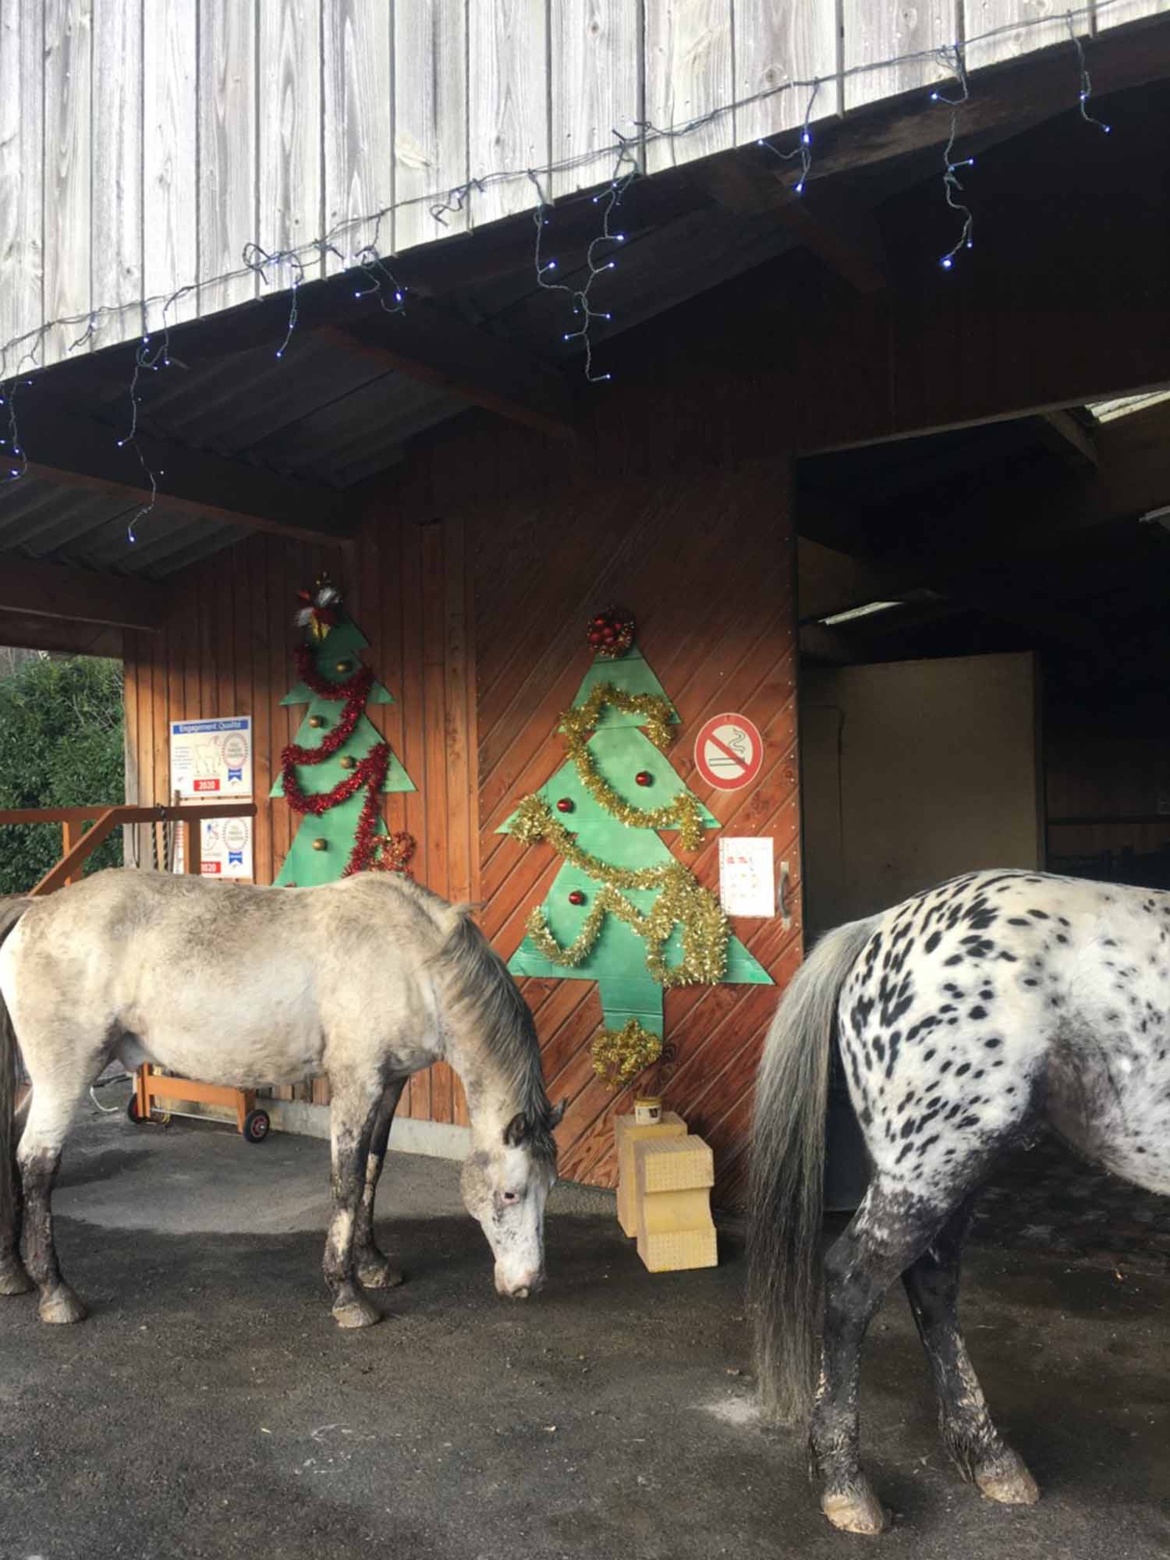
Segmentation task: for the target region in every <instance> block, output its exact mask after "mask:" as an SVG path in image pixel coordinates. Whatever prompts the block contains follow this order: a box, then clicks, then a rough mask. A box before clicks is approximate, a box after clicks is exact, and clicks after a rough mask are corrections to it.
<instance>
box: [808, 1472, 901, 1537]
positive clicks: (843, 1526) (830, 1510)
mask: <svg viewBox="0 0 1170 1560" xmlns="http://www.w3.org/2000/svg"><path fill="white" fill-rule="evenodd" d="M821 1510H822V1511H823V1512H824V1513H825V1516H826V1517H828V1519H829V1521H830V1522H831V1523H832V1524H833V1526H834V1527H835V1528H837V1529H838V1530H839V1531H840V1532H842V1533H866V1534H869V1535H870V1536H872V1535H874V1534H876V1533H884V1532H885V1530H886V1529H887V1528H888V1527H889V1525H890V1513H889V1512H888V1511H887V1510H886V1508H885V1507H884V1506H883V1505H882V1503H881V1501H880V1500H878V1498H877V1496H876V1495H875V1494H874V1492H873V1491H872V1490H871V1489H870V1487H869V1485H868V1484H861V1485H855V1486H854V1487H853V1488H852V1489H849V1490H840V1491H837V1492H835V1493H833V1494H825V1495H822V1496H821Z"/></svg>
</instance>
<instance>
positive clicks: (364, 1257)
mask: <svg viewBox="0 0 1170 1560" xmlns="http://www.w3.org/2000/svg"><path fill="white" fill-rule="evenodd" d="M405 1087H406V1079H405V1078H403V1079H401V1080H400V1081H398V1082H396V1083H392V1084H391V1085H390V1087H389V1088H388V1089H387V1090H386V1093H385V1094H384V1095H383V1096H382V1103H381V1105H380V1106H379V1108H378V1119H377V1121H375V1123H374V1129H373V1131H372V1132H371V1134H370V1147H369V1152H368V1154H367V1156H366V1182H365V1186H364V1188H363V1190H362V1198H361V1202H359V1203H358V1209H357V1227H356V1228H355V1230H354V1237H353V1244H354V1258H353V1261H354V1271H355V1272H356V1273H357V1276H358V1280H359V1282H360V1283H361V1285H362V1287H363V1288H365V1289H392V1288H394V1286H395V1285H397V1284H401V1282H402V1274H401V1273H400V1272H399V1271H398V1269H397V1268H394V1267H391V1265H390V1262H389V1259H388V1258H387V1257H386V1256H385V1254H384V1253H383V1252H381V1251H379V1250H378V1246H377V1243H376V1242H375V1240H374V1198H375V1196H376V1195H377V1192H378V1179H379V1177H380V1176H381V1174H382V1162H383V1160H384V1159H385V1157H386V1144H387V1142H388V1141H389V1138H390V1128H391V1126H392V1125H393V1122H394V1112H395V1110H396V1109H397V1107H398V1101H399V1099H400V1098H401V1097H402V1091H403V1089H404V1088H405Z"/></svg>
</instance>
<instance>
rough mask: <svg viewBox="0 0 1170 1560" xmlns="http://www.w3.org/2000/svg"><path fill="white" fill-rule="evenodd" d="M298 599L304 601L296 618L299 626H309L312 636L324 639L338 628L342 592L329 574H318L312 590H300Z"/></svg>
mask: <svg viewBox="0 0 1170 1560" xmlns="http://www.w3.org/2000/svg"><path fill="white" fill-rule="evenodd" d="M297 600H298V601H301V602H303V603H304V605H303V606H302V607H301V608H300V609H299V610H298V612H297V615H296V617H295V619H294V621H295V623H296V625H297V627H298V628H307V629H308V630H309V635H310V637H311V638H313V639H316V640H322V639H324V638H325V635H326V634H327V633H328V632H329V630H330V629H331V628H336V626H337V622H338V615H339V612H340V608H341V592H340V591H339V590H338V589H337V586H336V585H334V584H333V582H332V580H330V578H329V576H328V574H318V576H317V578H316V579H315V580H314V581H313V588H312V590H298V591H297Z"/></svg>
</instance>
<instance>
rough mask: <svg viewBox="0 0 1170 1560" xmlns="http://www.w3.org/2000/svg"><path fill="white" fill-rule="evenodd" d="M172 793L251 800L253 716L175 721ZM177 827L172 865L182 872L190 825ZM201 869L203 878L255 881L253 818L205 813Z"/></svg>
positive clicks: (189, 798) (185, 797) (182, 798)
mask: <svg viewBox="0 0 1170 1560" xmlns="http://www.w3.org/2000/svg"><path fill="white" fill-rule="evenodd" d="M171 795H172V796H177V797H178V800H179V802H180V804H181V803H183V802H227V801H233V802H246V801H251V799H252V717H251V716H250V715H229V716H222V717H220V718H218V719H208V720H173V721H172V722H171ZM189 827H190V824H188V825H186V826H185V827H183V828H179V829H176V831H175V835H176V837H175V844H174V852H173V856H172V863H171V865H172V870H173V871H175V872H182V871H183V870H184V866H185V862H184V856H185V854H186V852H185V848H184V847H185V845H186V829H187V828H189ZM199 831H200V835H201V851H200V858H201V859H200V871H201V872H202V874H203V876H204V877H211V878H223V879H228V878H231V879H242V880H246V881H247V882H251V881H252V876H253V862H252V819H251V818H204V819H202V820H201V821H200V823H199Z"/></svg>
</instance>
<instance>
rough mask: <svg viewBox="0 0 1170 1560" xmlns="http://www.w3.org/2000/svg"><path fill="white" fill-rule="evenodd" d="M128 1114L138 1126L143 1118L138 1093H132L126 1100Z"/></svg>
mask: <svg viewBox="0 0 1170 1560" xmlns="http://www.w3.org/2000/svg"><path fill="white" fill-rule="evenodd" d="M126 1114H127V1115H128V1116H129V1117H130V1120H131V1121H132V1122H134V1124H135V1125H136V1126H137V1125H138V1123H139V1122H140V1121H141V1120H142V1117H141V1116H140V1115H139V1114H138V1096H137V1094H132V1095H131V1096H130V1098H129V1099H128V1100H127V1101H126Z"/></svg>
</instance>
